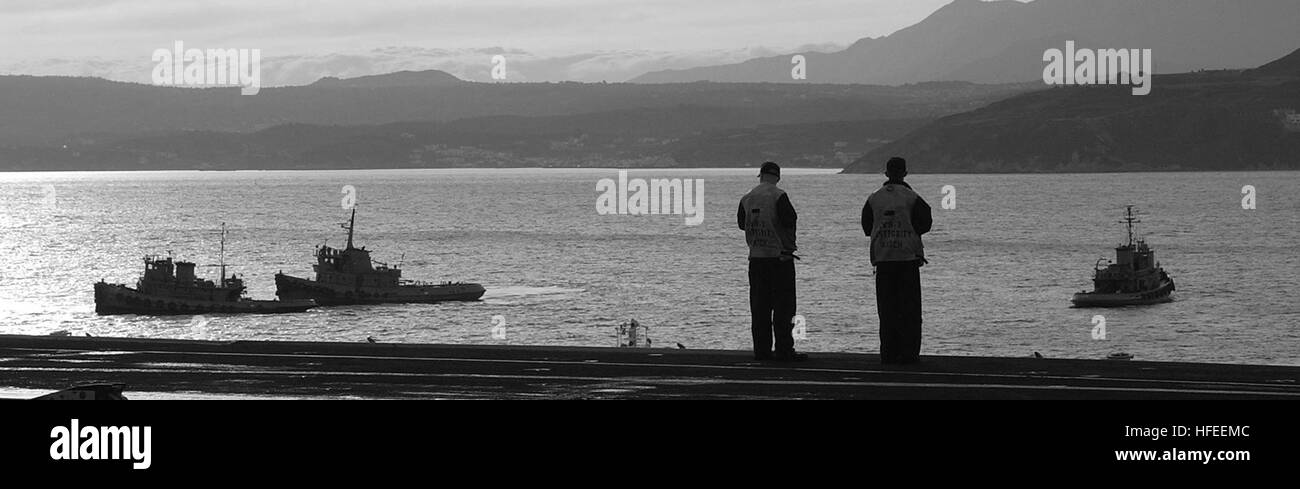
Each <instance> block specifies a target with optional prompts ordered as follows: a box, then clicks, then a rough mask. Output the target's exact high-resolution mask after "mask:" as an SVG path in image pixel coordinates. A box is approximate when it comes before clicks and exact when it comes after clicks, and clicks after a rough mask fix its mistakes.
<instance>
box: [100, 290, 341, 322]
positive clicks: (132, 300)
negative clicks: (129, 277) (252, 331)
mask: <svg viewBox="0 0 1300 489" xmlns="http://www.w3.org/2000/svg"><path fill="white" fill-rule="evenodd" d="M316 306H317V304H316V303H315V302H313V301H311V300H283V301H260V300H252V299H240V300H237V301H209V300H202V299H188V298H180V297H162V296H156V295H149V294H143V293H141V292H140V291H138V290H135V289H133V288H130V287H127V286H125V285H121V284H110V283H106V282H99V283H97V284H95V312H96V313H98V314H101V315H107V314H149V315H157V316H163V315H177V314H208V313H246V314H274V313H287V312H303V311H306V310H308V309H311V308H313V307H316Z"/></svg>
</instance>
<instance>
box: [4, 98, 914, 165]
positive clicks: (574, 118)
mask: <svg viewBox="0 0 1300 489" xmlns="http://www.w3.org/2000/svg"><path fill="white" fill-rule="evenodd" d="M928 120H930V119H903V120H866V121H844V122H814V123H803V124H781V125H768V124H760V125H752V126H747V125H746V124H747V123H748V121H750V116H749V115H748V114H743V113H737V112H735V111H732V110H724V109H716V108H707V107H678V108H673V109H628V110H618V111H610V112H599V113H591V114H579V115H567V116H546V117H519V116H491V117H481V118H471V119H462V120H457V121H452V122H405V123H393V124H384V125H378V126H320V125H309V124H287V125H282V126H276V127H273V128H269V129H265V130H262V131H257V132H253V133H230V132H214V131H187V132H180V133H169V134H165V135H158V136H147V137H139V138H132V139H124V140H114V141H106V142H102V143H95V144H77V145H72V146H69V147H67V148H64V147H54V148H31V147H27V148H0V161H6V162H9V163H8V164H9V168H7V169H10V170H84V169H100V170H177V169H204V170H246V169H344V168H348V169H356V168H458V167H489V168H492V167H524V166H528V167H538V166H540V167H559V166H562V167H584V166H586V167H641V168H643V167H728V166H752V165H754V164H755V162H761V161H765V160H776V161H781V162H782V163H784V164H787V165H791V166H798V167H824V168H842V167H843V166H844V165H846V164H848V163H849V162H851V161H853V159H854V158H856V157H858V156H861V155H862V154H864V153H866V152H867V151H869V150H871V149H872V148H875V147H877V146H879V145H881V144H883V143H885V142H886V141H889V140H892V139H894V138H898V137H900V136H902V135H903V134H906V133H907V132H908V131H910V130H912V129H915V128H917V127H919V126H921V125H922V124H924V123H925V122H927V121H928Z"/></svg>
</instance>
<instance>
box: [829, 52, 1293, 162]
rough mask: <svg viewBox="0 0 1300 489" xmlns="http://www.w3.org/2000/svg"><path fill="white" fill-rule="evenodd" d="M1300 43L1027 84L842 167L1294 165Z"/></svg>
mask: <svg viewBox="0 0 1300 489" xmlns="http://www.w3.org/2000/svg"><path fill="white" fill-rule="evenodd" d="M1297 66H1300V51H1297V52H1295V53H1292V54H1291V55H1289V56H1287V57H1285V58H1283V59H1279V60H1277V61H1275V62H1273V63H1269V64H1267V65H1264V66H1263V67H1261V68H1259V69H1255V70H1245V71H1208V72H1198V73H1186V74H1179V75H1159V76H1157V77H1156V78H1155V80H1154V82H1153V85H1152V86H1153V89H1152V92H1151V94H1150V95H1147V96H1133V95H1131V91H1130V89H1129V87H1125V86H1089V87H1060V88H1053V89H1050V90H1045V91H1038V92H1031V93H1026V94H1022V95H1018V96H1015V97H1011V98H1009V99H1007V100H1003V101H1001V102H997V103H994V104H992V105H989V106H988V107H984V108H981V109H977V110H974V111H971V112H966V113H962V114H957V115H952V116H948V117H944V118H941V119H939V120H937V121H935V122H933V123H931V124H928V125H926V126H924V127H922V128H920V129H918V130H916V131H914V132H912V133H910V134H908V135H906V136H904V137H902V138H900V139H898V140H897V141H894V142H891V143H889V144H886V145H882V146H881V147H879V148H876V149H874V150H872V151H870V152H869V153H867V154H866V155H865V156H864V157H863V158H861V159H859V160H858V161H855V162H854V163H853V164H851V165H849V166H848V167H846V168H845V170H844V171H845V172H846V173H875V172H879V171H881V168H882V165H883V162H884V161H886V160H887V159H888V158H889V157H891V156H895V155H897V156H903V157H905V158H907V159H908V160H909V161H911V162H914V165H915V168H916V171H924V172H927V173H935V172H1047V171H1081V172H1086V171H1131V170H1248V169H1300V70H1297Z"/></svg>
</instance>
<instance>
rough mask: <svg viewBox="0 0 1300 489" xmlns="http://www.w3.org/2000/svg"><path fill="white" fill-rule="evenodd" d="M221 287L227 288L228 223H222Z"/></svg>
mask: <svg viewBox="0 0 1300 489" xmlns="http://www.w3.org/2000/svg"><path fill="white" fill-rule="evenodd" d="M219 259H220V260H221V261H220V262H219V263H221V283H220V286H221V287H225V286H226V223H224V222H223V223H221V255H220V258H219Z"/></svg>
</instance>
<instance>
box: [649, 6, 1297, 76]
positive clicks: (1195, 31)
mask: <svg viewBox="0 0 1300 489" xmlns="http://www.w3.org/2000/svg"><path fill="white" fill-rule="evenodd" d="M1297 25H1300V1H1296V0H1036V1H1033V2H1029V3H1021V2H1017V1H1013V0H1002V1H990V2H985V1H980V0H955V1H953V2H952V3H950V4H948V5H947V6H944V7H942V8H940V9H939V10H937V11H935V12H934V13H933V14H931V15H930V16H929V17H927V18H926V19H924V20H922V21H921V22H919V23H917V24H915V25H913V26H911V27H908V28H905V29H902V30H899V31H898V32H895V33H893V34H891V35H889V36H884V37H879V38H864V39H862V40H859V41H858V42H856V43H854V44H853V45H852V46H850V47H848V48H846V49H844V50H843V51H839V52H834V53H790V54H786V55H782V56H773V57H767V58H759V59H753V60H749V61H746V62H743V63H737V64H730V65H723V66H706V67H698V68H691V69H684V70H666V71H657V72H651V73H647V74H645V75H642V76H640V77H636V78H634V79H632V80H631V81H632V82H635V83H680V82H692V81H705V80H707V81H715V82H778V83H871V84H889V85H892V84H903V83H915V82H924V81H936V80H963V81H972V82H978V83H1005V82H1023V81H1030V80H1037V79H1041V75H1042V70H1043V63H1042V53H1043V51H1044V50H1046V49H1049V48H1058V49H1062V48H1064V41H1065V40H1075V41H1078V42H1079V43H1080V44H1079V45H1080V47H1090V48H1145V49H1151V50H1153V52H1154V53H1155V57H1156V60H1157V61H1156V64H1155V69H1156V72H1157V73H1180V72H1186V71H1194V70H1201V69H1224V68H1248V67H1253V66H1258V65H1260V64H1262V63H1265V62H1267V61H1268V60H1271V59H1274V58H1277V57H1279V56H1282V55H1284V54H1286V53H1288V52H1290V51H1291V50H1292V49H1295V46H1297V45H1300V29H1297V28H1296V26H1297ZM792 54H804V56H805V57H806V59H807V81H806V82H798V81H796V80H792V79H791V77H790V69H791V62H790V56H791V55H792Z"/></svg>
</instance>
